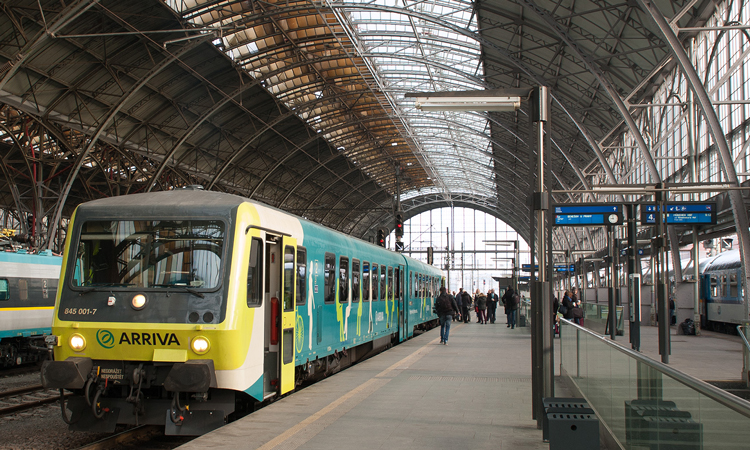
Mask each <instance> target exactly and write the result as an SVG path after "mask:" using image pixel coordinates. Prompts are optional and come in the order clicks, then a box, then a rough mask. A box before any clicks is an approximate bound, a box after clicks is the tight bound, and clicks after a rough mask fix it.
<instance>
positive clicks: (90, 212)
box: [76, 187, 442, 272]
mask: <svg viewBox="0 0 750 450" xmlns="http://www.w3.org/2000/svg"><path fill="white" fill-rule="evenodd" d="M242 203H252V204H256V205H261V206H263V207H265V208H269V209H271V210H275V211H277V212H279V213H281V214H285V215H287V216H292V217H295V218H297V219H299V220H300V221H303V222H306V223H309V224H311V225H312V226H315V227H319V228H321V229H325V230H327V231H329V232H331V233H335V234H339V235H341V236H343V237H346V238H348V239H354V240H357V241H359V242H362V243H365V244H370V245H372V246H374V247H376V248H378V249H382V250H383V251H389V252H391V253H394V252H393V251H391V250H388V249H384V248H382V247H379V246H376V245H375V244H373V243H371V242H368V241H365V240H363V239H359V238H357V237H354V236H350V235H347V234H345V233H341V232H340V231H336V230H333V229H331V228H328V227H326V226H324V225H321V224H319V223H315V222H312V221H309V220H307V219H304V218H301V217H298V216H295V215H294V214H291V213H288V212H286V211H283V210H280V209H278V208H275V207H273V206H270V205H266V204H265V203H262V202H259V201H257V200H251V199H248V198H245V197H241V196H239V195H234V194H228V193H224V192H216V191H206V190H203V189H202V188H199V187H188V188H183V189H174V190H170V191H157V192H148V193H140V194H128V195H120V196H116V197H108V198H102V199H98V200H92V201H90V202H86V203H82V204H81V205H79V206H78V212H77V213H76V214H77V215H78V216H79V217H81V218H108V217H111V215H112V212H111V211H112V208H115V207H116V208H118V209H120V210H121V211H123V210H124V211H125V212H127V213H129V215H131V216H132V217H134V218H136V217H139V216H141V217H143V216H157V215H159V214H166V215H169V214H180V213H182V212H184V211H186V210H195V208H196V206H199V207H200V209H201V211H202V212H203V213H205V214H207V215H213V216H226V215H228V214H229V213H231V211H233V210H234V209H235V208H237V207H238V206H239V205H241V204H242ZM399 255H400V256H401V257H403V258H405V259H407V260H409V261H410V263H411V264H424V265H425V267H427V266H428V265H427V264H425V263H423V262H421V261H419V260H417V259H414V258H411V257H408V256H406V255H403V254H399ZM429 267H432V268H434V269H435V270H440V269H439V268H437V267H435V266H429ZM441 272H442V271H441Z"/></svg>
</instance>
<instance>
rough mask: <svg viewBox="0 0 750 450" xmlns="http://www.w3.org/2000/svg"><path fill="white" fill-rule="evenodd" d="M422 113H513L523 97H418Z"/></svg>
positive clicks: (415, 100) (417, 106)
mask: <svg viewBox="0 0 750 450" xmlns="http://www.w3.org/2000/svg"><path fill="white" fill-rule="evenodd" d="M414 106H415V107H416V108H417V109H419V110H421V111H494V112H512V111H515V110H517V109H518V108H520V107H521V97H416V98H415V99H414Z"/></svg>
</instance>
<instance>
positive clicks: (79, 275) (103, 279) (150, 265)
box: [72, 220, 225, 289]
mask: <svg viewBox="0 0 750 450" xmlns="http://www.w3.org/2000/svg"><path fill="white" fill-rule="evenodd" d="M224 241H225V224H224V222H222V221H220V220H102V221H87V222H85V223H84V224H83V225H82V228H81V236H80V239H79V244H78V252H77V259H76V271H75V274H74V276H73V280H72V283H73V285H74V286H77V287H97V286H101V287H115V288H116V287H122V288H155V289H158V288H170V287H174V286H184V287H187V288H192V289H215V288H217V287H218V286H219V285H220V284H221V266H222V264H221V263H222V255H223V253H224Z"/></svg>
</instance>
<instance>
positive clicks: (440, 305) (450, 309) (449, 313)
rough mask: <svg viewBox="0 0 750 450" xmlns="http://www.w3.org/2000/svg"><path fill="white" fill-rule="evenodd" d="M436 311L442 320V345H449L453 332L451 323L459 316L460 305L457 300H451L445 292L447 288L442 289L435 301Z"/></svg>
mask: <svg viewBox="0 0 750 450" xmlns="http://www.w3.org/2000/svg"><path fill="white" fill-rule="evenodd" d="M435 309H436V310H437V314H438V317H439V318H440V343H441V344H443V345H448V334H449V333H450V331H451V322H452V321H453V316H454V315H458V313H459V312H458V305H456V299H454V298H451V296H450V295H448V293H447V292H446V290H445V286H442V287H440V295H439V296H438V298H437V300H435Z"/></svg>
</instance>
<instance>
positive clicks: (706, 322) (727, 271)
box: [698, 250, 749, 334]
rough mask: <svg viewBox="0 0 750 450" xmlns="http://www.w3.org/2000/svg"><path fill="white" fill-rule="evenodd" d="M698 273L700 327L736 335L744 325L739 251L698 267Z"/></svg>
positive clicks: (720, 256) (710, 259) (709, 260)
mask: <svg viewBox="0 0 750 450" xmlns="http://www.w3.org/2000/svg"><path fill="white" fill-rule="evenodd" d="M698 272H699V273H700V280H699V281H700V287H699V292H700V298H701V303H702V305H701V322H702V323H701V327H702V328H706V329H708V330H712V331H720V332H722V333H731V334H734V333H736V327H737V325H742V324H744V323H746V322H748V319H749V318H748V317H747V315H746V313H745V305H744V299H743V289H745V288H746V286H743V283H742V280H743V278H744V277H743V275H742V263H741V259H740V252H739V250H730V251H727V252H723V253H719V254H718V255H716V256H713V257H711V258H709V259H707V260H704V261H702V262H701V263H700V264H699V265H698Z"/></svg>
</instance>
